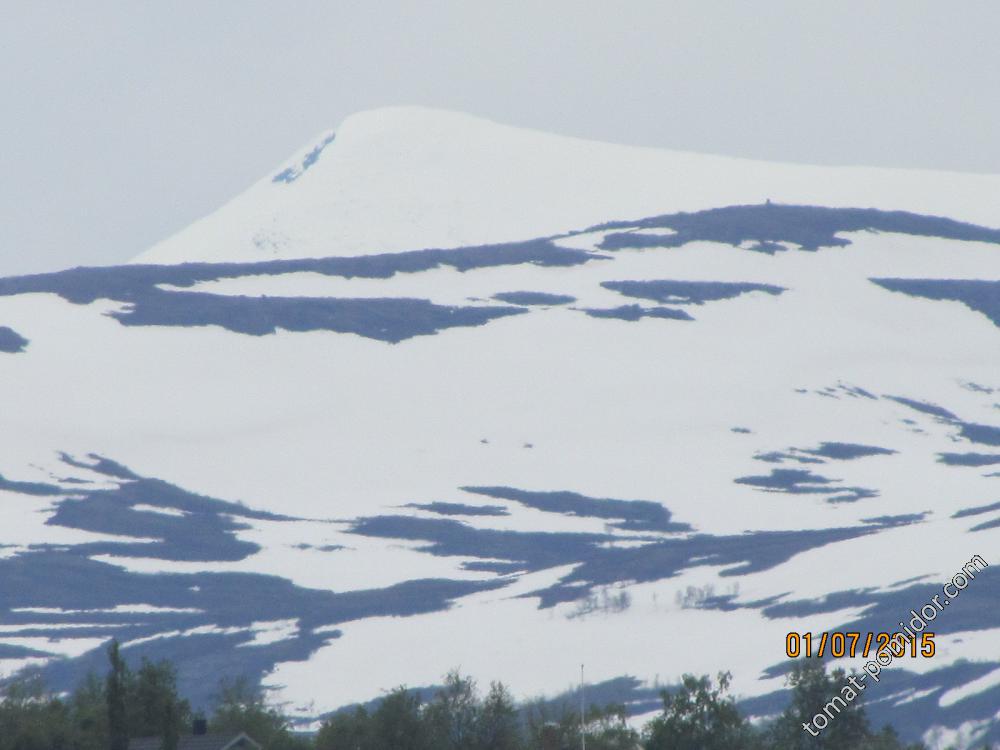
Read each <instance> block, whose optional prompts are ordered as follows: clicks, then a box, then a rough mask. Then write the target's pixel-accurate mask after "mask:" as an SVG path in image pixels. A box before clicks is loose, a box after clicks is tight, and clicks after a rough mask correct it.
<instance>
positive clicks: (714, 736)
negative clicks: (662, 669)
mask: <svg viewBox="0 0 1000 750" xmlns="http://www.w3.org/2000/svg"><path fill="white" fill-rule="evenodd" d="M730 680H731V675H730V674H729V672H720V673H719V675H718V680H717V683H716V684H713V683H712V680H711V678H709V677H708V676H707V675H705V676H702V677H694V676H693V675H689V674H686V675H684V677H683V678H682V683H681V687H680V688H679V689H677V690H676V691H674V692H672V693H671V692H669V691H666V690H664V691H663V692H662V693H661V697H662V699H663V712H662V713H661V714H660V715H659V716H657V717H656V718H654V719H653V720H652V721H651V722H649V724H648V725H647V726H646V732H645V734H646V741H645V747H646V748H647V750H673V749H674V748H698V749H699V750H742V749H743V748H752V747H754V746H755V743H756V739H755V736H754V732H753V729H752V727H751V726H750V725H749V724H748V723H747V721H746V720H745V719H744V718H743V717H742V716H741V715H740V712H739V711H738V710H737V708H736V703H735V701H734V700H733V698H732V696H729V695H727V693H728V692H729V685H730ZM800 731H801V730H800Z"/></svg>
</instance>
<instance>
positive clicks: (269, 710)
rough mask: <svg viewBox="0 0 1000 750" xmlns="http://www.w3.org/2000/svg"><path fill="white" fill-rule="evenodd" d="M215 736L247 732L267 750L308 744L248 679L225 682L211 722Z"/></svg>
mask: <svg viewBox="0 0 1000 750" xmlns="http://www.w3.org/2000/svg"><path fill="white" fill-rule="evenodd" d="M210 725H211V727H212V731H215V732H246V733H247V734H249V735H250V736H251V737H253V738H254V739H255V740H256V741H257V742H259V743H260V744H262V745H263V746H264V747H266V748H267V750H296V749H297V748H302V747H307V746H308V743H307V742H306V741H305V740H304V739H302V738H300V737H296V736H295V735H294V734H293V733H292V731H291V728H290V726H289V723H288V719H287V718H286V717H285V716H284V714H282V713H281V711H279V710H278V709H277V708H276V707H275V706H272V705H271V704H269V703H268V702H267V700H266V699H265V697H264V694H263V693H262V692H261V691H260V689H259V688H257V687H256V686H254V685H253V684H252V683H251V682H250V681H249V680H247V679H246V677H238V678H237V679H235V680H230V679H223V680H222V681H221V682H220V683H219V692H218V694H217V695H216V696H215V712H214V713H213V714H212V719H211V721H210Z"/></svg>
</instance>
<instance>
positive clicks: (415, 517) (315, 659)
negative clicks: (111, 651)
mask: <svg viewBox="0 0 1000 750" xmlns="http://www.w3.org/2000/svg"><path fill="white" fill-rule="evenodd" d="M998 227H1000V176H982V175H978V176H974V175H964V174H945V173H933V172H918V171H906V170H885V169H868V168H832V167H808V166H795V165H779V164H766V163H760V162H753V161H748V160H742V159H734V158H723V157H715V156H703V155H697V154H689V153H677V152H669V151H658V150H651V149H639V148H630V147H623V146H614V145H607V144H598V143H590V142H586V141H581V140H575V139H568V138H561V137H557V136H551V135H544V134H539V133H534V132H530V131H524V130H519V129H515V128H510V127H505V126H500V125H496V124H493V123H489V122H485V121H482V120H478V119H475V118H472V117H468V116H464V115H456V114H451V113H442V112H437V111H428V110H420V109H406V108H396V109H386V110H377V111H373V112H367V113H362V114H359V115H356V116H354V117H352V118H349V119H348V120H347V121H346V122H344V123H343V124H342V125H341V126H340V127H339V128H337V130H336V134H334V133H332V132H331V133H327V134H323V135H321V136H320V137H318V138H317V140H316V141H315V142H314V143H312V144H310V145H308V146H307V147H306V148H305V149H304V150H303V151H302V152H301V153H299V154H297V155H296V156H295V157H293V158H292V159H291V160H290V161H289V162H288V163H287V164H285V165H281V166H280V167H279V168H277V169H275V170H274V172H273V173H272V174H270V175H267V176H266V177H265V178H264V179H262V180H261V181H260V182H258V183H257V184H256V185H254V186H252V187H251V188H250V189H249V190H248V191H247V192H246V193H244V194H243V195H241V196H239V197H237V198H236V199H234V200H233V201H232V202H230V203H229V204H227V205H226V206H224V207H222V208H221V209H219V210H218V211H217V212H215V213H213V214H212V215H210V216H208V217H206V218H204V219H202V220H201V221H199V222H196V223H195V224H193V225H192V226H191V227H189V228H188V229H186V230H184V231H182V232H181V233H179V234H178V235H176V236H174V237H171V238H169V239H167V240H165V241H164V242H162V243H160V244H158V245H156V246H155V247H153V248H151V249H150V250H148V251H146V252H145V253H143V254H142V255H140V256H139V257H138V258H137V259H136V262H135V263H133V264H130V265H125V266H119V267H107V268H76V269H70V270H66V271H62V272H59V273H50V274H41V275H35V276H23V277H13V278H5V279H0V383H2V384H3V393H4V398H3V407H2V412H0V414H2V422H0V424H2V426H3V441H2V448H3V450H2V451H0V500H2V502H0V592H2V595H0V668H2V670H3V672H4V673H7V674H9V673H12V672H13V671H15V670H18V669H21V668H23V667H25V666H27V665H32V664H34V665H44V666H45V670H46V672H47V674H48V676H49V678H50V680H52V681H53V682H55V683H57V684H69V683H71V682H72V681H73V680H75V679H77V678H78V677H79V675H80V674H82V673H83V672H85V671H86V670H87V669H88V668H92V667H97V668H100V665H101V664H102V660H103V658H104V656H103V650H102V646H103V644H104V643H105V642H106V640H107V639H108V638H110V637H111V636H112V635H115V636H117V637H118V638H120V639H121V640H122V641H123V643H125V644H126V646H127V648H126V653H130V652H131V653H133V654H148V655H151V656H169V657H170V658H172V659H174V660H176V661H177V663H178V664H179V665H180V668H181V672H182V676H183V677H184V679H185V683H186V685H185V686H186V688H187V690H188V691H189V692H191V693H192V694H194V695H195V696H196V697H197V698H204V697H205V696H206V695H207V694H208V693H210V692H211V691H212V689H213V688H214V683H215V680H216V679H217V678H218V676H220V675H224V674H237V673H247V674H250V675H252V676H254V677H255V678H260V679H261V680H262V681H263V683H264V684H266V685H269V686H273V687H274V688H275V690H276V695H277V696H278V697H279V698H280V699H281V700H285V701H288V702H289V705H290V707H291V708H292V709H293V710H294V711H295V712H296V713H297V714H298V715H300V716H301V717H303V719H304V720H307V719H309V718H310V717H315V716H317V715H319V714H321V713H323V712H325V711H329V710H332V709H335V708H337V707H339V706H342V705H345V704H349V703H352V702H358V701H367V700H370V699H372V698H375V697H377V696H378V695H379V691H380V690H381V689H382V688H385V687H389V686H391V685H394V684H398V683H400V682H406V683H408V684H410V685H412V686H419V685H430V684H434V683H436V682H437V681H438V680H439V678H440V676H441V673H442V671H443V670H445V669H447V668H449V667H461V669H462V670H463V671H465V672H467V673H469V674H471V675H472V676H474V677H480V678H494V679H502V680H504V681H506V682H508V683H509V684H511V685H512V686H513V687H515V688H516V689H518V690H520V691H522V692H523V694H525V695H531V694H538V693H550V694H555V693H558V692H560V691H562V690H564V689H566V688H567V687H568V686H569V685H570V683H571V682H572V680H573V679H574V675H575V674H576V670H577V669H578V665H579V664H580V663H581V662H584V663H586V665H587V674H588V679H590V680H592V681H593V682H595V683H604V684H605V685H604V687H605V689H606V691H608V693H609V694H610V693H615V694H616V695H617V697H619V698H621V699H624V700H628V701H629V702H630V704H631V706H632V708H633V710H634V711H635V712H636V713H637V714H641V713H643V712H646V711H649V710H651V709H653V708H655V706H656V701H657V697H656V694H657V686H658V685H661V684H662V685H666V684H670V683H673V682H674V681H675V680H676V679H677V678H678V677H679V676H680V675H681V674H682V673H683V672H696V673H699V674H700V673H705V672H715V671H717V670H720V669H729V670H732V672H733V674H734V678H735V683H734V684H735V688H736V690H737V691H738V692H739V693H740V694H741V695H743V696H744V697H745V699H746V700H745V703H744V706H745V707H746V708H747V710H749V711H751V712H753V713H755V714H757V715H766V714H767V713H769V712H771V711H773V710H774V709H775V707H776V706H777V705H780V703H781V699H782V697H781V691H782V690H783V684H784V683H783V674H784V670H785V669H786V667H787V659H786V657H785V634H786V633H787V632H789V631H796V632H819V631H824V630H831V631H832V630H855V631H862V632H867V631H874V632H881V631H890V632H892V631H895V630H898V621H899V620H900V619H902V618H904V616H905V617H906V619H907V620H908V619H909V615H908V614H907V613H908V612H909V610H910V609H911V608H914V607H916V608H918V609H919V607H920V606H922V605H923V604H925V603H927V602H929V601H930V600H931V597H932V596H933V595H934V594H939V593H940V591H941V585H942V584H943V583H944V582H946V581H947V580H949V579H950V578H951V577H952V576H953V575H954V574H955V573H956V572H957V571H959V570H960V569H961V567H962V565H964V564H965V563H966V562H968V560H969V559H970V558H971V557H972V556H974V555H981V556H982V557H984V558H985V559H986V561H987V562H989V563H990V564H991V566H992V565H993V564H994V561H995V560H996V561H1000V557H998V556H997V554H996V550H997V547H998V540H1000V502H998V501H1000V497H998V496H997V478H998V477H1000V337H998V327H1000V247H998V245H1000V228H998ZM8 251H10V250H8ZM995 570H996V568H994V567H990V568H988V569H987V570H985V571H983V572H980V573H978V574H977V576H976V578H975V580H974V581H973V582H971V583H970V585H969V587H968V589H967V590H966V591H963V592H962V595H961V596H960V597H958V598H956V599H955V600H954V602H952V606H949V608H948V609H947V610H946V611H944V612H942V613H941V616H940V618H939V619H937V620H936V621H935V622H934V625H933V630H934V631H935V632H936V633H937V638H936V643H937V654H936V655H935V656H934V657H933V658H930V659H906V660H902V661H897V662H896V664H895V665H894V666H893V667H892V668H891V669H886V670H885V671H884V672H883V674H882V679H881V682H880V683H879V684H878V685H877V686H876V687H875V688H874V689H873V691H870V692H868V693H867V694H866V696H865V697H866V702H867V704H868V705H869V707H870V710H871V712H872V713H873V714H874V715H875V717H876V718H881V719H888V720H892V721H893V723H894V724H896V725H897V726H899V727H901V728H902V729H904V730H905V732H906V733H908V734H909V735H910V736H912V737H919V736H921V735H923V736H924V737H925V738H926V739H927V740H929V741H930V742H931V743H932V744H937V745H940V746H943V745H944V744H946V743H947V742H958V743H959V744H963V743H969V742H971V741H973V740H978V741H982V740H983V739H989V740H991V741H997V740H1000V714H997V713H996V712H997V706H998V705H1000V614H998V613H997V609H996V605H997V603H1000V574H997V573H995V572H994V571H995ZM843 661H844V666H851V665H853V666H856V667H860V665H861V664H862V663H863V662H864V661H867V660H865V659H861V658H858V659H854V660H843Z"/></svg>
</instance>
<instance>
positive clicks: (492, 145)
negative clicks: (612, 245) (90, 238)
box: [136, 107, 1000, 263]
mask: <svg viewBox="0 0 1000 750" xmlns="http://www.w3.org/2000/svg"><path fill="white" fill-rule="evenodd" d="M997 194H1000V178H998V177H996V176H989V175H986V176H984V175H959V174H950V173H935V172H925V171H912V170H890V169H870V168H845V167H817V166H804V165H790V164H772V163H767V162H759V161H752V160H749V159H739V158H734V157H722V156H710V155H702V154H694V153H690V152H680V151H670V150H662V149H653V148H642V147H634V146H623V145H616V144H608V143H600V142H595V141H588V140H584V139H580V138H571V137H565V136H559V135H552V134H548V133H542V132H538V131H533V130H528V129H523V128H517V127H512V126H509V125H501V124H498V123H494V122H491V121H490V120H486V119H483V118H479V117H475V116H472V115H468V114H462V113H458V112H451V111H446V110H438V109H430V108H426V107H384V108H380V109H374V110H369V111H364V112H360V113H357V114H354V115H351V116H350V117H348V118H347V119H346V120H344V122H343V123H341V125H340V127H338V128H336V129H335V131H328V132H326V133H322V134H320V135H319V136H317V138H315V139H314V140H313V141H311V142H310V143H309V144H307V145H306V146H305V147H304V148H303V149H302V150H301V151H299V152H298V153H297V154H295V155H294V156H293V157H292V158H291V159H289V160H288V161H287V162H286V163H285V164H283V165H281V166H280V167H278V168H277V169H275V170H273V171H272V172H271V173H270V174H268V175H267V176H265V177H264V178H262V179H261V180H260V181H258V182H257V183H256V184H254V185H253V186H251V187H250V188H249V189H248V190H247V191H246V192H244V193H243V194H242V195H240V196H238V197H237V198H235V199H234V200H232V201H230V202H229V203H228V204H226V205H225V206H223V207H222V208H220V209H219V210H217V211H215V212H214V213H212V214H210V215H209V216H207V217H205V218H203V219H201V220H199V221H197V222H195V223H194V224H192V225H191V226H190V227H188V228H186V229H184V230H182V231H181V232H179V233H178V234H176V235H174V236H173V237H170V238H168V239H166V240H164V241H162V242H160V243H158V244H157V245H155V246H154V247H152V248H150V249H149V250H147V251H146V252H144V253H142V254H141V255H140V256H139V257H138V258H137V259H136V260H137V261H138V262H145V263H178V262H184V261H257V260H270V259H287V258H303V257H325V256H334V255H366V254H372V253H384V252H398V251H404V250H412V249H418V248H425V247H442V248H448V247H459V246H463V245H476V244H487V243H497V242H510V241H516V240H522V239H527V238H532V237H538V236H547V235H553V234H559V233H563V232H568V231H572V230H577V229H581V228H585V227H588V226H591V225H594V224H598V223H601V222H604V221H609V220H615V219H627V218H633V217H637V216H649V215H654V214H661V213H672V212H677V211H695V210H700V209H703V208H706V207H710V206H719V205H736V204H752V203H763V202H765V201H766V200H768V199H771V200H774V201H776V202H783V203H803V204H817V205H826V206H864V207H874V208H881V209H902V210H910V211H916V212H920V213H925V214H936V215H940V214H944V215H948V216H951V217H953V218H956V219H960V220H964V221H970V222H975V223H981V224H988V225H989V224H992V223H994V213H995V206H994V202H993V201H992V200H990V196H995V195H997Z"/></svg>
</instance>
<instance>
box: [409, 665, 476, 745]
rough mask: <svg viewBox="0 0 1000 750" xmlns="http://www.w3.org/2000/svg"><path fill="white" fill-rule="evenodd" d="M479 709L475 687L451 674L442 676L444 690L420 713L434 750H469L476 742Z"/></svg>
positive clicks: (466, 679)
mask: <svg viewBox="0 0 1000 750" xmlns="http://www.w3.org/2000/svg"><path fill="white" fill-rule="evenodd" d="M479 709H480V705H479V697H478V695H477V694H476V683H475V682H474V681H473V680H472V679H470V678H468V677H462V676H461V675H460V674H459V673H458V672H457V671H454V670H453V671H451V672H449V673H448V674H447V675H445V678H444V686H443V687H442V688H441V689H440V690H438V691H437V693H435V695H434V699H433V700H432V701H431V702H430V703H428V704H427V706H426V707H425V708H424V711H423V718H424V720H425V722H426V724H427V727H428V731H429V732H430V735H431V743H432V744H433V746H434V748H435V750H469V748H471V747H472V746H473V745H474V743H475V739H476V729H477V725H478V722H479Z"/></svg>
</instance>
